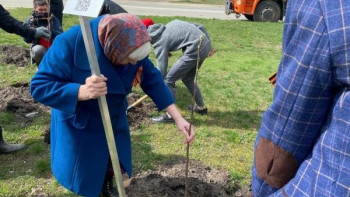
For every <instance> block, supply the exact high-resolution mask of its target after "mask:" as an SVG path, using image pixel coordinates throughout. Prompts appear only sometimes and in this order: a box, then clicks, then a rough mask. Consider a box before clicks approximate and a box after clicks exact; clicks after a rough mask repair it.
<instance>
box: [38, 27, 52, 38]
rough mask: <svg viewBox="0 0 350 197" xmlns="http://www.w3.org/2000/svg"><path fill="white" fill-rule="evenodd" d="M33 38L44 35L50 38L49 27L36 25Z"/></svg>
mask: <svg viewBox="0 0 350 197" xmlns="http://www.w3.org/2000/svg"><path fill="white" fill-rule="evenodd" d="M34 37H35V38H40V37H44V38H50V37H51V32H50V30H49V29H47V28H45V27H38V28H36V29H35V35H34Z"/></svg>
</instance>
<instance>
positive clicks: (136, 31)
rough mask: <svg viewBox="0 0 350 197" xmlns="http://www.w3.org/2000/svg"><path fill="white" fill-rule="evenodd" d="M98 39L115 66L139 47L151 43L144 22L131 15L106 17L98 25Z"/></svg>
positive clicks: (123, 14)
mask: <svg viewBox="0 0 350 197" xmlns="http://www.w3.org/2000/svg"><path fill="white" fill-rule="evenodd" d="M98 39H99V41H100V44H101V45H102V47H103V52H104V54H105V55H106V56H107V58H108V59H109V60H110V61H111V62H112V63H113V64H114V65H119V64H120V62H121V61H122V60H123V59H124V58H125V57H127V56H128V55H129V54H130V53H132V52H133V51H134V50H136V49H137V48H138V47H140V46H142V45H143V44H145V43H147V42H149V41H150V40H151V37H150V36H149V34H148V32H147V30H146V27H145V26H144V24H143V22H142V21H141V20H140V19H139V18H138V17H137V16H134V15H132V14H129V13H122V14H115V15H109V14H107V15H106V16H104V17H103V18H102V19H101V21H100V22H99V24H98Z"/></svg>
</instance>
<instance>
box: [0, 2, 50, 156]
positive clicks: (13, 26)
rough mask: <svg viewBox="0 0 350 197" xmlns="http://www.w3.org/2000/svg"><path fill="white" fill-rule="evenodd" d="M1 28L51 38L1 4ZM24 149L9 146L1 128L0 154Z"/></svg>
mask: <svg viewBox="0 0 350 197" xmlns="http://www.w3.org/2000/svg"><path fill="white" fill-rule="evenodd" d="M0 28H1V29H3V30H4V31H6V32H8V33H15V34H17V35H19V36H22V37H30V38H33V39H34V38H39V37H49V32H48V30H47V29H46V28H44V27H42V28H37V29H35V28H31V27H29V25H26V24H23V23H22V22H21V21H19V20H17V19H15V18H13V17H12V16H11V15H10V13H9V12H8V11H7V10H6V9H5V8H4V7H3V6H2V5H1V4H0ZM23 148H24V145H23V144H9V143H6V142H5V140H4V138H3V133H2V127H1V126H0V154H3V153H11V152H14V151H18V150H21V149H23Z"/></svg>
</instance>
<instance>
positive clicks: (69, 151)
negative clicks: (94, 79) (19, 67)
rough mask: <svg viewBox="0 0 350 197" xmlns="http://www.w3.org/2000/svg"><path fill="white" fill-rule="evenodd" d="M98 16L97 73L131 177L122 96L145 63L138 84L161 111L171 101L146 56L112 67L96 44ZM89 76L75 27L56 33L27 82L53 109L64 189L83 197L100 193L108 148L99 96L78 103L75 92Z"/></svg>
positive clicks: (55, 156) (56, 169)
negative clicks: (104, 86)
mask: <svg viewBox="0 0 350 197" xmlns="http://www.w3.org/2000/svg"><path fill="white" fill-rule="evenodd" d="M99 21H100V18H97V19H94V20H92V21H91V29H92V36H93V38H94V44H95V48H96V53H97V58H98V62H99V66H100V70H101V73H102V74H103V75H104V76H106V77H107V78H108V80H107V82H106V83H107V91H108V93H107V95H106V99H107V103H108V108H109V112H110V117H111V121H112V126H113V130H114V135H115V141H116V144H117V149H118V156H119V160H120V163H121V165H122V166H123V167H124V169H125V170H126V171H127V173H128V174H129V175H131V173H132V166H131V143H130V134H129V127H128V122H127V116H126V108H127V101H126V95H127V94H128V93H129V92H130V91H131V88H132V81H133V79H134V76H135V74H136V72H137V70H138V68H139V67H140V66H143V74H142V77H141V87H142V89H143V90H144V91H145V93H146V94H148V95H149V96H150V97H151V98H152V99H153V101H154V102H155V103H156V105H157V107H158V108H159V109H160V110H162V109H164V108H166V107H167V106H169V105H170V104H172V103H174V99H173V97H172V95H171V93H170V92H169V90H168V88H167V87H166V85H165V84H164V82H163V79H162V77H161V74H160V72H159V71H158V70H157V69H156V68H155V67H154V66H153V64H152V63H151V61H150V60H149V59H148V58H145V59H144V60H141V61H139V62H137V64H136V65H127V66H119V67H115V66H113V65H112V64H111V63H110V61H109V60H108V59H107V58H106V56H105V55H104V53H103V49H102V47H101V45H100V44H99V42H98V36H97V28H98V22H99ZM89 76H91V72H90V68H89V63H88V59H87V54H86V51H85V47H84V42H83V37H82V33H81V29H80V27H79V26H76V27H72V28H71V29H70V30H68V31H67V32H65V33H63V34H61V35H59V36H58V37H56V39H55V41H54V43H53V45H52V47H51V48H50V49H49V50H48V52H47V53H46V55H45V57H44V58H43V61H42V63H41V64H40V66H39V70H38V72H37V73H36V74H35V75H34V77H33V78H32V81H31V87H30V88H31V94H32V96H33V98H34V99H35V100H36V101H38V102H41V103H43V104H45V105H48V106H50V107H52V114H51V167H52V171H53V174H54V176H55V177H56V179H57V180H58V181H59V182H60V183H61V184H62V185H63V186H64V187H66V188H67V189H69V190H71V191H73V192H75V193H76V194H79V195H84V196H93V197H96V196H98V194H99V192H100V191H101V188H102V185H103V180H104V176H105V173H106V168H107V164H108V160H109V152H108V147H107V142H106V137H105V133H104V129H103V123H102V119H101V115H100V111H99V107H98V102H97V99H93V100H88V101H78V100H77V98H78V90H79V86H80V85H81V84H84V83H85V79H86V78H87V77H89Z"/></svg>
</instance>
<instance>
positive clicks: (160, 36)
mask: <svg viewBox="0 0 350 197" xmlns="http://www.w3.org/2000/svg"><path fill="white" fill-rule="evenodd" d="M199 27H202V26H201V25H197V24H194V23H189V22H186V21H181V20H173V21H171V22H169V23H167V24H166V25H162V24H155V25H152V26H150V27H149V28H150V29H149V32H150V34H151V37H152V44H153V47H154V48H155V50H158V47H159V48H160V49H159V50H161V49H163V48H167V51H170V52H171V51H177V50H183V52H184V53H186V54H192V53H194V54H197V47H198V44H199V37H200V36H201V35H203V33H204V32H203V31H201V29H200V28H199ZM153 38H154V39H153ZM208 38H209V37H208ZM209 41H210V40H209ZM206 44H210V43H209V42H207V43H203V46H205V45H206Z"/></svg>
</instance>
